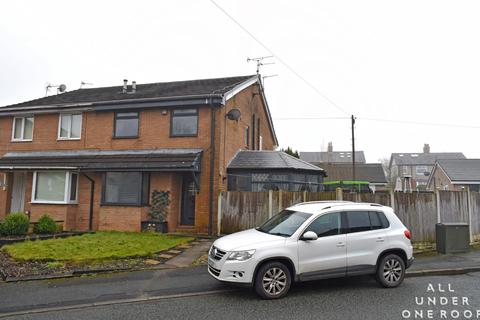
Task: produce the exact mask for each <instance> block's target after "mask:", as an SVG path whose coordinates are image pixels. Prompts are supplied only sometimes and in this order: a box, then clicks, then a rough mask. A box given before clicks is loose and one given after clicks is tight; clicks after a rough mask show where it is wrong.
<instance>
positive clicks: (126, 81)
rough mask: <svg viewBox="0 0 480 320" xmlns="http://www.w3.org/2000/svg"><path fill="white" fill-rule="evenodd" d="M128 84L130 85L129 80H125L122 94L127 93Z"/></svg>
mask: <svg viewBox="0 0 480 320" xmlns="http://www.w3.org/2000/svg"><path fill="white" fill-rule="evenodd" d="M127 84H128V80H127V79H123V90H122V93H127Z"/></svg>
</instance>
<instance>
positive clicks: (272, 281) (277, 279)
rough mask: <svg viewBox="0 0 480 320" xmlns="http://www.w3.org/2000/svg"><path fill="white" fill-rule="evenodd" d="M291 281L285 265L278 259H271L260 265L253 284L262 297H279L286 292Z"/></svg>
mask: <svg viewBox="0 0 480 320" xmlns="http://www.w3.org/2000/svg"><path fill="white" fill-rule="evenodd" d="M291 283H292V277H291V274H290V270H288V268H287V266H286V265H285V264H283V263H281V262H279V261H272V262H267V263H265V264H264V265H262V266H261V267H260V269H259V270H258V272H257V275H256V277H255V284H254V286H255V291H256V292H257V294H258V295H259V296H260V297H261V298H262V299H279V298H282V297H284V296H285V295H286V294H287V292H288V290H290V285H291Z"/></svg>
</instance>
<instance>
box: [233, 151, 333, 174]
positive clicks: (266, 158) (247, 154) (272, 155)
mask: <svg viewBox="0 0 480 320" xmlns="http://www.w3.org/2000/svg"><path fill="white" fill-rule="evenodd" d="M228 169H291V170H303V171H316V172H319V173H323V172H324V170H323V169H322V168H319V167H317V166H314V165H312V164H310V163H308V162H305V161H303V160H300V159H297V158H295V157H292V156H291V155H289V154H286V153H285V152H282V151H266V150H265V151H253V150H241V151H239V152H237V154H236V155H235V156H234V157H233V158H232V159H231V160H230V163H229V164H228Z"/></svg>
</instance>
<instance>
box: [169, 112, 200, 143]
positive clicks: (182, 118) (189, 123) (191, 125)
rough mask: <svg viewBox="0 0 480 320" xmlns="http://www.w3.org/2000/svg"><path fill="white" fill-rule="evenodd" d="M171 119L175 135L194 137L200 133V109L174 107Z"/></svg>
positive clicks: (172, 132) (171, 128) (171, 131)
mask: <svg viewBox="0 0 480 320" xmlns="http://www.w3.org/2000/svg"><path fill="white" fill-rule="evenodd" d="M171 121H172V123H171V126H170V135H171V136H173V137H192V136H196V135H197V133H198V109H174V110H172V120H171Z"/></svg>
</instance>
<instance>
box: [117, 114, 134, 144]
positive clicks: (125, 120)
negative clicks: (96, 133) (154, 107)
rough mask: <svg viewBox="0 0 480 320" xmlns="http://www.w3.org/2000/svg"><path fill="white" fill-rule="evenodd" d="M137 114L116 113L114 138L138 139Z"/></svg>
mask: <svg viewBox="0 0 480 320" xmlns="http://www.w3.org/2000/svg"><path fill="white" fill-rule="evenodd" d="M138 118H139V117H138V112H116V113H115V125H114V129H113V131H114V135H113V136H114V138H138Z"/></svg>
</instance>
